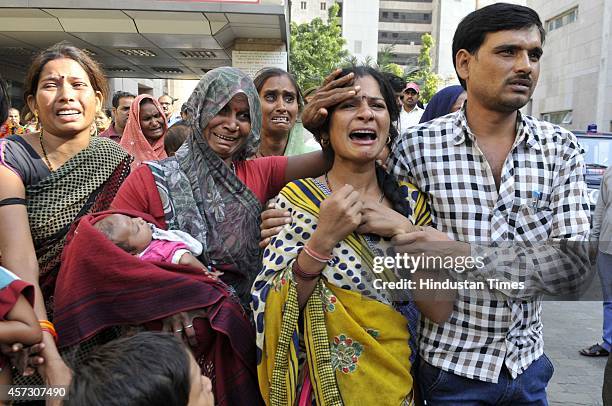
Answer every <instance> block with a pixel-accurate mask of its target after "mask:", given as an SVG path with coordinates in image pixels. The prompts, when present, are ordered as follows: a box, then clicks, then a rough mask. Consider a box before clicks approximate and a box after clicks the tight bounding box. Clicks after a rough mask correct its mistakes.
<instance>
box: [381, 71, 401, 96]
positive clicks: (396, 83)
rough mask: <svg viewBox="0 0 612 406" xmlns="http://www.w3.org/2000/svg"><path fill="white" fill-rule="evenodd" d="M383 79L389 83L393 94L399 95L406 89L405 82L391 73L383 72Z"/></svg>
mask: <svg viewBox="0 0 612 406" xmlns="http://www.w3.org/2000/svg"><path fill="white" fill-rule="evenodd" d="M383 75H384V76H385V79H387V81H388V82H389V84H390V85H391V87H392V88H393V91H394V92H395V93H401V92H403V91H404V89H405V88H406V81H405V80H404V79H402V78H400V77H399V76H397V75H395V74H393V73H391V72H383Z"/></svg>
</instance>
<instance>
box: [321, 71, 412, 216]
mask: <svg viewBox="0 0 612 406" xmlns="http://www.w3.org/2000/svg"><path fill="white" fill-rule="evenodd" d="M349 73H353V74H354V75H355V78H361V77H366V76H371V77H372V78H373V79H374V80H375V81H376V82H377V83H378V86H379V87H380V93H381V94H382V96H383V99H384V100H385V105H386V106H387V111H388V112H389V118H390V119H391V120H390V124H389V138H390V142H389V144H388V147H389V148H391V145H393V143H394V142H395V140H396V139H397V137H398V132H397V127H396V125H397V121H398V119H399V114H400V109H399V107H398V105H397V102H396V101H395V92H394V91H393V87H391V84H390V83H389V81H388V80H387V79H386V78H385V76H384V75H383V74H382V73H381V72H380V71H378V70H377V69H375V68H372V67H370V66H352V67H350V68H344V69H342V72H340V74H339V75H338V78H341V77H343V76H346V75H348V74H349ZM351 86H352V85H351ZM336 107H337V105H336V106H334V107H332V108H329V109H328V114H327V119H326V120H325V123H324V124H323V126H322V127H321V130H323V132H325V133H329V127H330V121H331V118H332V115H333V112H334V110H335V109H336ZM314 136H315V138H316V140H317V141H318V142H319V143H320V144H321V132H317V133H315V134H314ZM321 147H322V148H323V153H324V154H325V157H326V158H327V159H328V160H329V161H333V157H334V150H333V149H332V147H331V143H329V142H328V143H327V145H325V146H323V144H321ZM376 179H377V181H378V185H379V186H380V188H381V189H382V191H383V193H384V194H385V197H386V198H387V199H389V200H390V201H391V204H392V205H393V209H394V210H395V211H397V212H399V213H402V214H407V213H409V212H410V206H409V205H408V202H407V201H406V200H405V199H404V197H403V196H402V194H401V192H400V189H399V186H398V184H397V180H396V179H395V177H394V176H393V175H391V174H390V173H387V171H385V170H384V169H383V168H382V167H381V166H379V165H378V164H376Z"/></svg>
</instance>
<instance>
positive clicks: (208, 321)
mask: <svg viewBox="0 0 612 406" xmlns="http://www.w3.org/2000/svg"><path fill="white" fill-rule="evenodd" d="M114 213H120V214H125V215H128V216H130V217H135V216H140V217H142V218H143V219H144V220H146V221H148V222H152V221H153V219H152V218H151V217H149V216H148V215H146V214H144V213H138V212H132V211H127V210H123V211H117V210H113V211H105V212H101V213H97V214H92V215H87V216H85V217H83V218H81V220H80V221H79V222H78V223H77V224H75V225H74V226H73V230H72V232H71V233H70V236H69V238H68V242H67V244H66V248H65V250H64V255H63V257H62V267H61V272H60V274H59V277H58V280H57V288H56V294H55V298H56V302H55V318H54V322H55V327H56V329H57V332H58V335H59V345H60V347H61V348H62V349H68V347H72V346H75V345H81V343H85V342H86V341H87V340H88V339H90V338H91V337H93V336H94V335H96V334H100V333H102V332H103V331H104V330H106V329H109V328H113V327H117V326H123V327H125V326H135V325H136V326H143V325H144V327H145V328H147V329H151V330H159V329H160V328H161V322H160V320H161V319H163V318H165V317H168V316H171V315H174V314H177V313H179V312H187V314H188V315H189V317H190V323H191V324H193V327H194V330H195V334H196V338H197V345H194V346H191V349H192V351H193V354H194V356H195V358H196V360H197V361H198V364H199V365H200V368H201V369H202V373H204V374H205V375H207V376H208V377H209V378H211V380H212V382H213V385H214V386H213V387H214V392H215V399H216V404H217V405H245V404H258V403H257V400H258V399H259V394H258V390H257V376H256V369H255V344H254V342H253V339H252V337H253V334H254V333H253V327H252V325H251V323H250V321H249V320H248V319H247V317H246V314H245V312H244V310H243V309H242V306H240V304H239V303H238V301H237V300H236V299H235V297H233V296H232V295H231V294H230V292H229V291H228V288H227V286H226V285H225V284H224V283H222V282H219V281H218V280H216V279H213V278H211V277H210V276H209V275H208V274H207V273H206V272H203V271H202V270H201V269H199V268H194V267H190V266H185V265H178V264H170V263H166V262H160V261H144V260H142V259H140V258H138V257H137V256H135V255H130V254H129V253H127V252H125V251H123V250H122V249H121V248H119V247H117V246H116V245H115V244H113V243H112V242H111V241H110V240H108V239H107V238H106V237H105V236H104V235H103V234H102V233H101V232H99V231H98V230H97V229H96V228H94V226H93V225H94V224H95V223H96V222H97V221H99V220H101V219H102V218H104V217H106V216H108V215H110V214H114ZM92 246H93V247H96V249H95V250H90V247H92ZM135 372H136V371H135Z"/></svg>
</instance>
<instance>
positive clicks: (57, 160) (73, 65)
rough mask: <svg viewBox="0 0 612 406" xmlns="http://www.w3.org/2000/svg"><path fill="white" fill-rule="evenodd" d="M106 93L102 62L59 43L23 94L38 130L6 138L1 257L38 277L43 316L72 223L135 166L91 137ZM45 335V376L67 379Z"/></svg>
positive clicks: (2, 144) (0, 149)
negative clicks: (38, 124)
mask: <svg viewBox="0 0 612 406" xmlns="http://www.w3.org/2000/svg"><path fill="white" fill-rule="evenodd" d="M106 93H107V83H106V78H105V77H104V74H103V73H102V70H101V69H100V66H99V65H98V64H97V63H96V62H94V61H93V60H92V59H91V58H89V57H88V56H87V55H85V54H84V53H83V52H82V51H81V50H79V49H77V48H75V47H73V46H71V45H68V44H65V43H62V44H57V45H54V46H52V47H50V48H49V49H47V50H45V51H43V52H42V53H41V54H39V55H38V56H37V57H36V58H35V59H34V61H33V62H32V64H31V66H30V70H29V71H28V74H27V78H26V81H25V91H24V99H25V100H26V101H27V103H28V106H29V108H30V110H31V111H33V112H34V114H35V115H36V116H37V117H38V120H39V122H40V124H41V130H40V132H36V133H30V134H26V135H24V136H22V137H7V138H5V139H2V140H0V184H2V187H1V188H0V252H2V265H3V266H5V267H7V268H9V269H11V270H12V271H13V272H15V273H16V274H18V275H19V276H20V277H21V278H22V279H23V280H25V281H27V282H29V283H31V284H33V285H34V287H35V293H36V296H35V312H36V315H37V317H38V318H39V319H40V320H47V319H48V318H49V319H50V318H51V316H52V313H53V303H54V301H53V292H54V289H55V281H56V278H57V274H58V270H59V265H60V255H61V252H62V248H63V246H64V242H65V238H66V234H67V232H68V230H69V228H70V226H71V224H72V223H73V222H74V221H75V220H77V219H78V218H80V217H82V216H83V215H85V214H88V213H92V212H97V211H101V210H105V209H107V208H108V206H109V205H110V202H111V200H112V199H113V197H114V195H115V194H116V192H117V190H118V188H119V185H121V183H122V182H123V180H124V179H125V178H126V177H127V175H128V173H129V168H130V161H131V158H130V157H129V156H128V154H127V153H126V152H125V151H123V150H122V149H121V147H119V145H117V144H116V143H114V142H112V141H109V140H107V139H104V138H99V137H90V128H91V125H92V123H93V121H94V117H95V113H96V111H97V110H99V109H100V107H101V106H102V102H103V100H104V97H105V96H106ZM42 343H43V346H42V347H44V348H43V349H42V353H41V355H42V357H43V358H44V364H42V365H39V366H38V368H37V369H38V371H39V372H40V374H41V375H42V377H43V379H44V381H45V383H46V384H47V385H65V384H67V383H68V382H69V380H70V370H69V368H68V367H67V366H66V364H65V363H64V361H63V360H62V358H61V357H60V355H59V352H58V350H57V347H56V344H55V342H54V339H53V336H52V334H51V333H50V332H49V331H48V330H47V331H46V332H45V333H43V342H42ZM39 361H41V360H40V359H39Z"/></svg>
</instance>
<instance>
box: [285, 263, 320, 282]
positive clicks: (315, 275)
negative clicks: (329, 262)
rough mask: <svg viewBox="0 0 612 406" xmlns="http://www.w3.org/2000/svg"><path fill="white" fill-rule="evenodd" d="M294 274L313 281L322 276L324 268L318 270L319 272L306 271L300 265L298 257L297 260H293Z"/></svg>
mask: <svg viewBox="0 0 612 406" xmlns="http://www.w3.org/2000/svg"><path fill="white" fill-rule="evenodd" d="M291 269H292V271H293V274H294V275H295V276H297V277H298V278H300V279H302V280H305V281H312V280H315V279H317V278H318V277H319V276H321V274H322V273H323V270H321V271H319V272H317V273H308V272H304V270H303V269H302V268H301V267H300V265H299V264H298V260H297V258H296V259H295V261H293V266H292V267H291Z"/></svg>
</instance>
